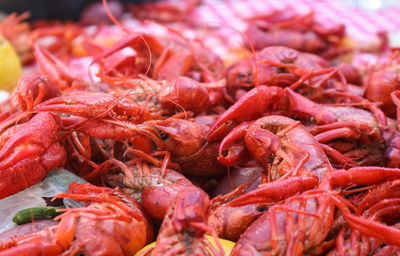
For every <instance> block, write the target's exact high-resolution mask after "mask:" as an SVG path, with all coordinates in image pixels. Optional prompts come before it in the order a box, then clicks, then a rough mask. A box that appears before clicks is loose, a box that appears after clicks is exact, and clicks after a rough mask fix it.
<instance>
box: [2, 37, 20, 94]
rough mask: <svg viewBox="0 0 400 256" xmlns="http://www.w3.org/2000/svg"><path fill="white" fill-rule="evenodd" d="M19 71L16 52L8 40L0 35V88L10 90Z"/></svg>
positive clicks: (16, 80)
mask: <svg viewBox="0 0 400 256" xmlns="http://www.w3.org/2000/svg"><path fill="white" fill-rule="evenodd" d="M21 73H22V66H21V61H20V59H19V57H18V54H17V53H16V52H15V50H14V48H13V46H12V45H11V44H10V42H9V41H8V40H7V39H5V38H4V37H2V36H0V90H7V91H12V89H14V87H15V85H16V84H17V82H18V79H19V78H20V77H21Z"/></svg>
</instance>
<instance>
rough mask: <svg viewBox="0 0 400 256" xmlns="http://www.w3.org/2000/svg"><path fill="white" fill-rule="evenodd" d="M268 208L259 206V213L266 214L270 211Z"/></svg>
mask: <svg viewBox="0 0 400 256" xmlns="http://www.w3.org/2000/svg"><path fill="white" fill-rule="evenodd" d="M268 208H269V207H268V206H266V205H264V206H259V207H257V211H258V212H266V211H267V210H268Z"/></svg>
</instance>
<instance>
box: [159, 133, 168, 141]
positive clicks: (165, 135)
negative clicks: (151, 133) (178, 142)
mask: <svg viewBox="0 0 400 256" xmlns="http://www.w3.org/2000/svg"><path fill="white" fill-rule="evenodd" d="M160 138H161V139H162V140H166V139H168V134H166V133H165V132H160Z"/></svg>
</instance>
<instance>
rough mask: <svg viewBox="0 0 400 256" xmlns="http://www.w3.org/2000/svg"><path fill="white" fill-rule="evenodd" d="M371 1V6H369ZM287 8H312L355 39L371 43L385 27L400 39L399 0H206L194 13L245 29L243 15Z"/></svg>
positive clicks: (318, 16) (323, 20)
mask: <svg viewBox="0 0 400 256" xmlns="http://www.w3.org/2000/svg"><path fill="white" fill-rule="evenodd" d="M357 3H358V4H357ZM368 3H369V4H370V5H369V7H370V9H367V8H366V7H368V6H367V4H368ZM374 4H375V7H379V5H382V8H380V9H378V10H376V9H372V7H374V6H373V5H374ZM377 5H378V6H377ZM287 8H293V9H295V10H296V11H298V12H300V13H307V12H309V11H311V10H313V11H314V14H315V18H316V19H317V20H318V21H319V22H321V23H323V24H326V25H329V24H332V23H343V24H345V25H346V31H347V33H348V35H349V36H350V37H351V38H353V39H354V40H355V41H356V42H361V43H368V42H369V41H371V40H376V34H377V32H379V31H383V30H385V31H388V32H389V35H390V36H391V39H392V40H394V41H393V42H392V43H394V44H395V45H397V42H396V41H400V40H399V38H400V37H399V35H400V33H399V31H400V19H399V16H400V1H393V0H392V1H390V0H374V1H373V0H358V1H356V0H353V1H351V0H347V1H346V0H296V1H294V0H228V1H216V0H206V1H205V2H204V4H203V5H201V6H200V7H198V8H197V9H196V10H195V16H196V19H198V21H200V22H204V24H210V26H211V24H213V23H215V24H216V23H221V24H226V25H229V26H232V27H234V28H236V29H237V30H239V31H244V30H245V29H246V26H247V25H246V22H245V21H244V18H246V17H251V16H254V15H262V14H264V15H265V14H268V13H271V12H273V11H274V10H285V9H287ZM226 33H227V34H228V35H229V36H228V38H229V37H230V36H232V34H234V33H232V30H229V29H227V30H226ZM234 40H235V41H237V40H240V39H238V38H235V39H234ZM209 41H212V42H211V43H210V42H207V43H206V44H207V45H208V46H210V45H213V44H214V46H213V47H223V46H221V44H222V43H223V44H226V38H223V39H222V42H218V39H216V38H212V39H209ZM217 51H218V50H217ZM221 51H222V48H221Z"/></svg>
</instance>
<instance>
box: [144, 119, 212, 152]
mask: <svg viewBox="0 0 400 256" xmlns="http://www.w3.org/2000/svg"><path fill="white" fill-rule="evenodd" d="M146 125H152V126H153V132H154V134H155V135H156V137H157V139H155V140H153V141H154V143H155V144H156V145H157V147H158V149H159V150H166V151H169V152H171V155H172V157H173V158H178V157H181V156H187V155H191V154H193V153H195V152H197V151H198V150H199V149H200V148H201V147H202V146H203V145H204V143H205V142H206V133H207V128H206V127H205V126H203V125H200V124H197V123H195V122H191V121H188V120H183V119H174V118H170V119H166V120H161V121H149V122H147V123H146Z"/></svg>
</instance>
